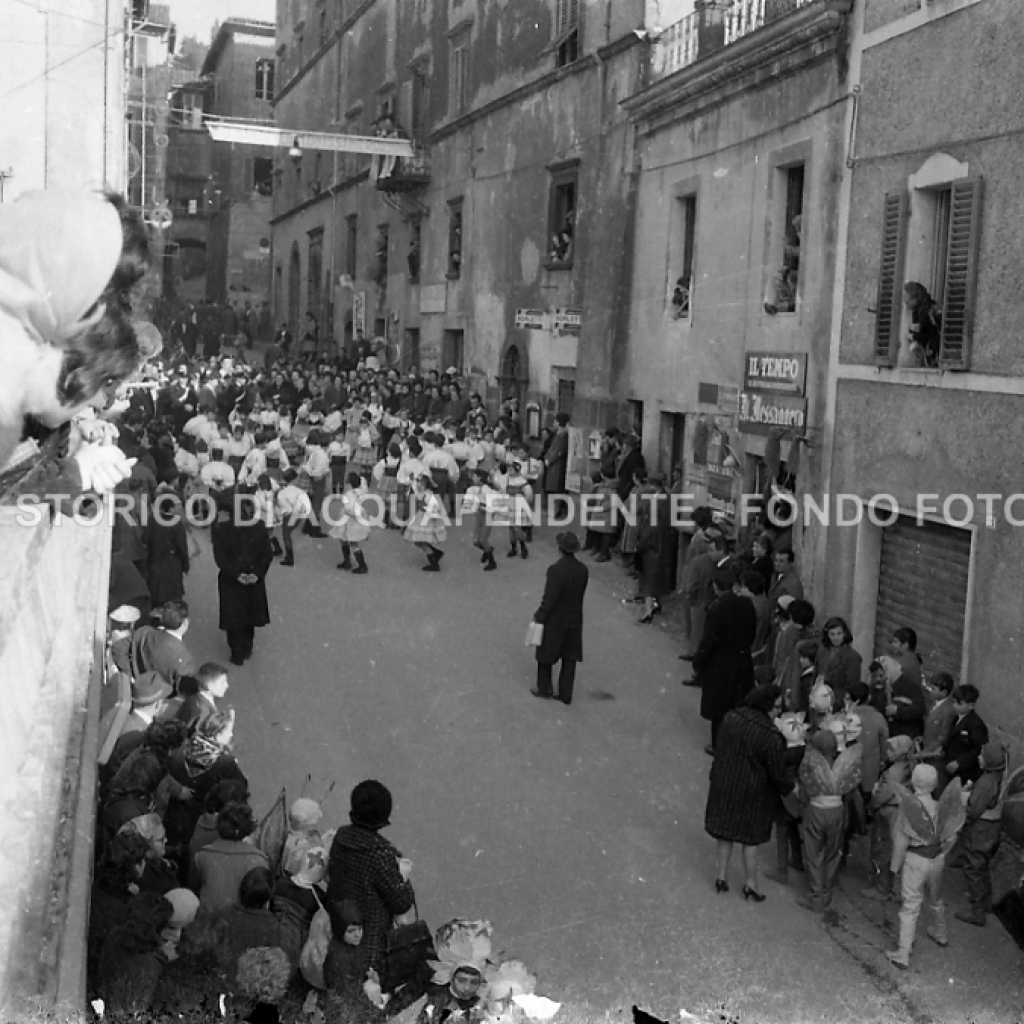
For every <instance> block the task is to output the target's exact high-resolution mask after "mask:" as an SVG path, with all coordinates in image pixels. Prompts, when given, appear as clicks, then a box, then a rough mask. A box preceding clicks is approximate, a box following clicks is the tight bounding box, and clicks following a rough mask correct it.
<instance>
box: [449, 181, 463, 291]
mask: <svg viewBox="0 0 1024 1024" xmlns="http://www.w3.org/2000/svg"><path fill="white" fill-rule="evenodd" d="M462 226H463V225H462V200H461V199H453V200H452V201H451V202H450V203H449V204H448V276H449V277H452V278H455V277H461V276H462V256H463V251H462Z"/></svg>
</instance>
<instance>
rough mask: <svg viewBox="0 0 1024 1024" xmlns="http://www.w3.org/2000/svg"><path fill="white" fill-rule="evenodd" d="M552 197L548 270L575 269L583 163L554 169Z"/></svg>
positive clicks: (550, 197)
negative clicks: (580, 174) (580, 176)
mask: <svg viewBox="0 0 1024 1024" xmlns="http://www.w3.org/2000/svg"><path fill="white" fill-rule="evenodd" d="M550 170H551V191H550V193H549V196H548V258H547V266H548V269H553V270H565V269H568V268H569V267H571V266H572V264H573V258H574V256H575V251H576V206H577V201H578V195H579V161H578V160H574V161H572V162H571V163H568V164H560V165H557V166H555V167H552V168H551V169H550Z"/></svg>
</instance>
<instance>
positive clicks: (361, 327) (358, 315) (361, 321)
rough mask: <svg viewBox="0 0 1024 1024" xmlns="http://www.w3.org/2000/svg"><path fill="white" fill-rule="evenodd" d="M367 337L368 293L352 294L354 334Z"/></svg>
mask: <svg viewBox="0 0 1024 1024" xmlns="http://www.w3.org/2000/svg"><path fill="white" fill-rule="evenodd" d="M360 331H362V334H363V337H364V338H365V337H366V292H353V293H352V332H353V334H358V333H359V332H360Z"/></svg>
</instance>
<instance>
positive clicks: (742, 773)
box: [704, 614, 793, 846]
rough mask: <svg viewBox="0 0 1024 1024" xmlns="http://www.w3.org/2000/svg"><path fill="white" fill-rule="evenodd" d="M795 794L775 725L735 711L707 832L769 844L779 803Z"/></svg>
mask: <svg viewBox="0 0 1024 1024" xmlns="http://www.w3.org/2000/svg"><path fill="white" fill-rule="evenodd" d="M709 618H710V614H709ZM792 789H793V781H792V779H789V778H787V776H786V741H785V739H784V738H783V736H782V733H781V732H779V730H778V729H776V728H775V725H774V724H773V723H772V720H771V719H770V718H769V717H768V715H766V714H765V713H764V712H763V711H757V710H755V709H754V708H748V707H742V708H736V709H735V710H734V711H730V712H729V713H728V714H727V715H726V716H725V718H724V719H723V721H722V725H721V728H720V729H719V730H718V740H717V742H716V744H715V759H714V761H713V762H712V764H711V784H710V787H709V789H708V803H707V809H706V810H705V812H704V830H705V831H706V832H707V833H708V835H710V836H713V837H714V838H715V839H721V840H724V841H726V842H730V843H742V844H743V845H744V846H760V845H761V844H762V843H767V842H768V840H769V839H770V838H771V835H772V824H773V823H774V821H775V818H776V816H777V814H778V810H779V804H780V800H781V798H782V797H783V796H785V795H786V794H787V793H789V792H790V791H791V790H792Z"/></svg>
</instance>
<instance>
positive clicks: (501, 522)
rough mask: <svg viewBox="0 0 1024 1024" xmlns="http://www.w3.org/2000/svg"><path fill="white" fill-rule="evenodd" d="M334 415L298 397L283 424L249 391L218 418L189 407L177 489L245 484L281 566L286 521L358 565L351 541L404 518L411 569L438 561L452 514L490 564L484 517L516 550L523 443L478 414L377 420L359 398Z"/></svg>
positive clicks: (526, 537) (521, 522)
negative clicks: (472, 422)
mask: <svg viewBox="0 0 1024 1024" xmlns="http://www.w3.org/2000/svg"><path fill="white" fill-rule="evenodd" d="M342 415H343V414H342V413H340V412H335V413H333V414H332V415H331V416H329V417H328V418H327V420H323V417H322V416H321V414H320V413H319V412H317V411H316V410H313V409H310V408H308V407H307V406H300V408H299V410H298V412H297V416H296V422H295V423H294V424H292V422H291V421H290V418H289V417H288V416H287V414H286V413H285V412H282V411H279V410H274V409H272V408H270V407H260V405H259V403H257V407H256V408H255V409H254V410H253V411H252V412H251V413H250V414H249V416H248V418H243V417H242V416H241V415H240V414H238V413H232V414H231V417H230V418H229V427H228V428H225V427H222V426H219V425H218V424H217V422H216V421H215V420H214V419H212V418H208V417H207V416H206V415H204V414H199V415H197V416H195V417H193V418H192V419H191V420H189V421H188V422H187V423H186V424H185V426H184V429H183V439H182V443H181V447H180V450H179V453H178V455H176V463H177V465H178V468H179V470H180V472H181V474H182V476H183V477H184V478H185V480H186V484H185V490H186V492H187V493H188V494H191V493H194V492H197V491H205V492H206V493H208V494H209V495H210V497H211V498H212V499H213V501H214V503H215V504H216V505H221V506H224V505H230V503H231V501H232V498H233V495H234V494H235V493H248V494H252V495H253V496H254V498H255V501H256V506H257V509H258V511H259V516H260V518H261V519H262V520H263V522H264V523H265V524H266V526H267V527H268V529H269V530H270V533H271V543H272V545H273V548H274V553H275V555H277V556H283V558H282V561H281V563H280V564H281V565H285V566H291V565H294V564H295V554H294V545H293V542H292V532H293V531H294V529H295V528H296V526H298V525H299V524H301V525H302V530H303V532H304V533H306V534H308V535H310V536H313V537H323V536H325V534H324V533H323V530H322V528H321V526H322V522H323V523H326V524H327V525H328V533H327V534H326V536H330V537H331V538H333V539H335V540H337V541H338V542H339V543H340V545H341V555H342V560H341V561H340V562H339V563H338V568H339V569H344V570H351V571H352V572H353V573H354V574H356V575H363V574H365V573H367V572H368V571H369V567H368V565H367V561H366V556H365V553H364V551H363V547H362V546H363V544H364V543H365V542H366V540H367V539H368V538H369V536H370V532H371V527H372V526H374V525H380V526H383V527H385V528H388V529H401V528H403V527H404V537H405V539H406V540H407V541H409V542H410V543H412V544H415V545H416V546H417V547H418V548H420V550H421V551H422V552H423V553H424V554H425V555H426V558H427V564H426V565H424V566H423V571H424V572H438V571H440V563H441V559H442V558H443V557H444V551H443V547H442V545H444V543H445V541H446V540H447V529H446V524H447V523H448V522H449V521H450V517H454V516H456V515H458V514H469V515H472V516H474V522H475V531H474V540H473V543H474V544H475V545H476V546H477V547H478V548H480V550H481V552H482V557H481V562H482V563H483V565H484V569H485V571H493V570H494V569H496V568H497V563H496V561H495V558H494V548H493V546H492V545H491V542H490V531H491V527H492V526H495V525H497V526H507V527H508V530H509V551H508V554H509V555H510V556H514V555H516V554H518V555H519V556H520V557H522V558H526V557H527V554H528V548H527V543H528V542H529V541H530V540H531V535H530V523H531V519H530V513H529V511H528V508H529V507H531V506H532V502H533V499H534V496H535V494H536V492H537V487H538V482H539V480H540V478H541V475H542V472H543V464H542V463H541V462H540V460H539V459H536V458H534V457H533V455H532V453H531V451H530V449H529V446H527V445H520V444H512V443H510V442H508V441H506V443H504V444H503V443H499V442H498V441H496V440H495V436H494V432H493V431H492V430H490V429H489V428H486V427H482V426H477V427H469V428H466V427H457V428H451V427H445V426H442V425H441V424H427V425H426V426H425V427H421V426H414V425H413V424H412V423H411V422H409V421H407V420H397V419H396V420H393V421H392V422H394V423H395V424H396V425H395V426H394V427H392V428H389V429H387V430H384V431H382V429H381V427H380V425H379V424H378V423H375V422H374V420H373V416H372V414H371V413H370V412H369V411H368V410H366V409H362V408H360V407H357V406H353V407H351V408H349V409H348V410H347V411H346V413H345V414H344V415H345V416H347V418H345V419H343V418H342ZM384 436H386V438H387V443H386V444H384V443H383V438H384ZM371 483H372V484H373V485H374V487H375V489H376V493H375V494H372V495H371V492H370V485H371ZM368 499H370V500H368ZM278 527H279V528H280V531H281V538H280V541H279V540H278V538H277V536H276V534H275V530H276V529H277V528H278Z"/></svg>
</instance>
